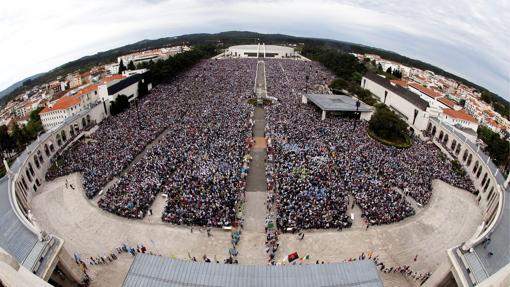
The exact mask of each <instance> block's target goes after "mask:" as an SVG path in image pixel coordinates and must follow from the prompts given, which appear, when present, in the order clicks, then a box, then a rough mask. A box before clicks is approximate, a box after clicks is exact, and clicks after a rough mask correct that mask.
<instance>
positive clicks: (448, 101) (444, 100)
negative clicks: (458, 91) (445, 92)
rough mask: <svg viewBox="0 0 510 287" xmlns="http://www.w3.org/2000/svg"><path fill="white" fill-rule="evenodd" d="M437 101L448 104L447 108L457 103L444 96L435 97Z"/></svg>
mask: <svg viewBox="0 0 510 287" xmlns="http://www.w3.org/2000/svg"><path fill="white" fill-rule="evenodd" d="M437 100H438V101H440V102H441V103H443V104H445V105H446V106H448V107H449V108H452V109H453V108H454V107H455V105H456V104H457V103H456V102H454V101H452V100H450V99H447V98H446V97H442V98H439V99H437Z"/></svg>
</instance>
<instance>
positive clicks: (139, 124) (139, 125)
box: [135, 97, 143, 130]
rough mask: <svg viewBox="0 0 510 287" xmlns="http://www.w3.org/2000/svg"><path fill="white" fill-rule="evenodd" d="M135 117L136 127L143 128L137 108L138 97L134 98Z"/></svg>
mask: <svg viewBox="0 0 510 287" xmlns="http://www.w3.org/2000/svg"><path fill="white" fill-rule="evenodd" d="M135 108H136V118H137V120H138V128H139V129H141V130H143V127H142V122H141V121H140V111H139V110H138V97H136V99H135Z"/></svg>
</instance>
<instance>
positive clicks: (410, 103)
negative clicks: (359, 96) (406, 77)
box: [361, 72, 429, 131]
mask: <svg viewBox="0 0 510 287" xmlns="http://www.w3.org/2000/svg"><path fill="white" fill-rule="evenodd" d="M361 86H362V87H363V88H364V89H367V90H369V91H370V92H372V94H374V95H375V96H376V97H377V98H378V99H379V100H380V101H381V102H382V103H384V104H386V105H387V106H388V107H389V108H391V109H392V110H393V111H395V112H396V113H397V114H399V115H400V116H401V117H402V119H403V120H405V121H406V122H407V123H408V124H409V126H410V127H411V128H413V130H418V131H423V130H425V129H426V128H427V124H428V122H429V114H428V112H427V109H428V108H429V103H428V102H427V101H425V100H423V99H422V98H421V97H420V96H418V95H417V94H415V93H413V92H411V91H409V90H407V89H404V88H402V87H400V86H398V85H393V84H392V83H391V82H390V81H389V80H388V79H385V78H383V77H381V76H379V75H376V74H374V73H370V72H368V73H366V74H365V76H363V78H362V80H361Z"/></svg>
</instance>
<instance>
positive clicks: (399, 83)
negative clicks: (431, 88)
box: [390, 80, 408, 88]
mask: <svg viewBox="0 0 510 287" xmlns="http://www.w3.org/2000/svg"><path fill="white" fill-rule="evenodd" d="M390 82H392V83H393V84H395V85H397V86H401V87H402V88H407V86H408V83H407V81H406V80H391V81H390Z"/></svg>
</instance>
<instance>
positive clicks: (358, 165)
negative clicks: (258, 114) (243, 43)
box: [266, 60, 473, 231]
mask: <svg viewBox="0 0 510 287" xmlns="http://www.w3.org/2000/svg"><path fill="white" fill-rule="evenodd" d="M266 74H267V87H268V95H269V96H272V97H275V98H277V99H278V104H276V105H273V106H270V107H268V108H267V109H266V111H267V112H266V137H267V138H268V164H267V165H266V168H267V171H266V173H267V181H268V189H269V190H273V189H274V190H275V196H276V206H277V210H278V215H277V226H278V228H279V229H280V230H282V231H287V230H293V229H307V228H339V229H341V228H344V227H349V226H350V225H351V219H350V217H349V216H348V215H347V210H348V207H349V202H352V206H353V205H354V204H357V205H359V206H360V208H361V209H362V217H363V218H364V219H365V221H366V223H367V226H369V225H376V224H385V223H392V222H397V221H400V220H402V219H404V218H406V217H408V216H410V215H413V214H414V213H415V210H414V209H413V207H412V205H411V203H410V201H409V200H408V196H409V197H410V198H412V199H414V201H416V202H417V203H418V204H421V205H424V204H427V203H428V201H429V200H430V197H431V194H432V180H433V179H442V180H444V181H446V182H448V183H450V184H452V185H455V186H459V187H461V188H465V189H468V190H470V191H472V189H473V187H472V184H471V182H470V181H469V179H468V178H467V177H466V176H460V175H458V174H456V173H454V172H453V171H452V166H451V163H450V162H448V161H442V160H441V159H440V158H439V156H438V155H439V153H440V151H439V150H438V149H437V148H436V147H435V146H434V145H433V144H430V143H426V142H423V141H420V140H419V139H417V138H416V139H415V143H414V144H413V146H412V147H411V148H409V149H398V148H394V147H389V146H385V145H383V144H380V143H378V142H376V141H374V140H372V139H371V138H369V137H368V135H367V127H368V124H367V123H366V122H364V121H359V120H354V119H348V118H341V117H335V116H331V117H329V118H327V119H326V120H324V121H322V120H321V117H320V113H319V111H318V110H317V108H316V107H315V106H314V105H312V104H308V105H305V104H302V103H301V95H302V94H304V93H306V92H308V93H312V92H314V93H321V92H324V91H325V90H327V89H326V88H325V86H326V84H327V83H328V81H330V80H331V79H332V78H333V75H332V74H331V73H330V72H328V71H327V70H325V69H324V68H323V67H321V66H320V65H319V64H318V63H315V62H305V61H293V60H269V61H266Z"/></svg>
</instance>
